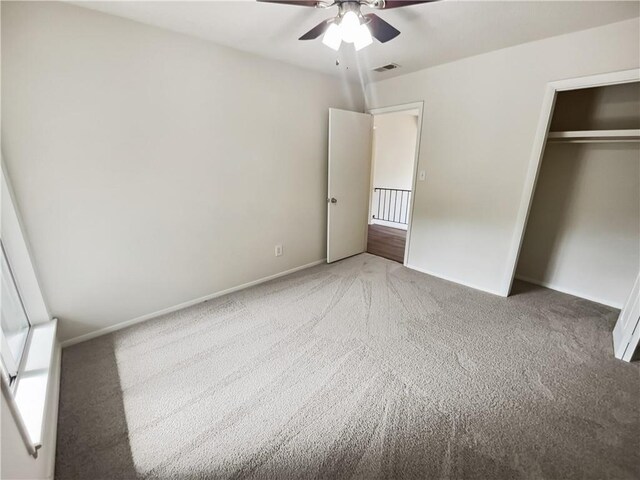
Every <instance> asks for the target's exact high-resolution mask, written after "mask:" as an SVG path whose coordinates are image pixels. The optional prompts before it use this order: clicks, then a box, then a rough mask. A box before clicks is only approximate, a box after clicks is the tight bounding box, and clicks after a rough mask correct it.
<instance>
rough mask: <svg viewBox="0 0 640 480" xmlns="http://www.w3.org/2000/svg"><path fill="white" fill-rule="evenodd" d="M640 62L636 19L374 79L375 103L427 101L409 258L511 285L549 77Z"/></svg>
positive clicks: (478, 280) (500, 287) (466, 279)
mask: <svg viewBox="0 0 640 480" xmlns="http://www.w3.org/2000/svg"><path fill="white" fill-rule="evenodd" d="M639 64H640V28H639V23H638V19H633V20H628V21H624V22H619V23H615V24H611V25H607V26H603V27H599V28H595V29H590V30H585V31H582V32H577V33H573V34H568V35H563V36H559V37H554V38H549V39H545V40H541V41H536V42H531V43H528V44H524V45H519V46H516V47H511V48H507V49H504V50H498V51H495V52H491V53H487V54H484V55H479V56H476V57H472V58H467V59H464V60H460V61H456V62H453V63H449V64H445V65H441V66H437V67H433V68H428V69H426V70H422V71H419V72H416V73H412V74H408V75H404V76H400V77H397V78H393V79H389V80H385V81H381V82H377V83H374V84H371V85H369V86H368V88H367V107H368V108H376V107H384V106H389V105H396V104H403V103H409V102H416V101H421V100H424V102H425V104H424V105H425V106H424V118H423V126H422V137H421V147H420V163H419V169H420V170H423V169H424V170H425V171H426V177H427V178H426V181H424V182H417V187H416V190H417V191H416V192H415V195H416V199H415V205H414V214H413V224H412V233H411V235H412V236H411V244H410V249H409V262H408V263H409V265H411V266H413V267H414V268H418V269H421V270H423V271H427V272H431V273H433V274H435V275H437V276H440V277H443V278H447V279H450V280H453V281H457V282H460V283H464V284H467V285H470V286H473V287H476V288H480V289H483V290H486V291H490V292H494V293H504V291H505V285H508V278H509V277H510V274H511V267H512V266H511V265H508V259H509V252H510V250H511V247H512V245H513V243H514V237H516V236H517V234H518V232H516V231H515V229H516V218H517V214H518V209H519V207H520V204H521V200H522V195H523V188H524V183H525V177H526V173H527V168H528V165H529V161H530V156H531V151H532V147H533V141H534V136H535V133H536V127H537V123H538V119H539V116H540V112H541V107H542V99H543V96H544V93H545V87H546V84H547V83H548V82H550V81H554V80H560V79H563V78H572V77H579V76H585V75H591V74H597V73H604V72H611V71H617V70H626V69H630V68H637V67H638V66H639Z"/></svg>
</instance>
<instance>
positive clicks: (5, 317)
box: [0, 240, 31, 379]
mask: <svg viewBox="0 0 640 480" xmlns="http://www.w3.org/2000/svg"><path fill="white" fill-rule="evenodd" d="M0 247H1V248H0V249H1V250H2V287H1V290H2V291H1V295H2V296H1V297H0V306H1V318H0V323H1V324H2V330H1V335H2V338H1V341H2V345H1V347H2V350H1V352H2V363H3V366H4V369H5V371H6V372H7V373H8V374H9V377H10V378H11V379H13V378H15V376H16V375H17V374H18V367H19V366H20V361H21V359H22V354H23V353H24V349H25V345H26V343H27V336H28V334H29V328H30V326H31V325H30V324H29V319H28V318H27V313H26V311H25V308H24V305H23V303H22V299H21V298H20V293H19V292H18V287H17V285H16V282H15V278H14V276H13V273H12V271H11V266H10V265H9V261H8V260H7V255H6V253H5V250H4V246H3V245H2V241H1V240H0Z"/></svg>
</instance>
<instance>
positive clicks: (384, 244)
mask: <svg viewBox="0 0 640 480" xmlns="http://www.w3.org/2000/svg"><path fill="white" fill-rule="evenodd" d="M406 241H407V231H406V230H402V229H400V228H392V227H385V226H383V225H369V236H368V239H367V252H369V253H371V254H373V255H378V256H379V257H384V258H388V259H389V260H393V261H394V262H399V263H404V246H405V243H406Z"/></svg>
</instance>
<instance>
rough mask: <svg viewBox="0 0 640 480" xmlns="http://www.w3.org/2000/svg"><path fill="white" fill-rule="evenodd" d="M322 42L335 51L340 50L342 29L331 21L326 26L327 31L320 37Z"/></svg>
mask: <svg viewBox="0 0 640 480" xmlns="http://www.w3.org/2000/svg"><path fill="white" fill-rule="evenodd" d="M322 43H324V44H325V45H326V46H327V47H329V48H331V49H333V50H335V51H336V52H337V51H338V50H340V44H341V43H342V30H341V28H340V27H339V26H338V25H336V24H335V23H332V24H331V25H329V28H327V31H326V32H325V34H324V37H322Z"/></svg>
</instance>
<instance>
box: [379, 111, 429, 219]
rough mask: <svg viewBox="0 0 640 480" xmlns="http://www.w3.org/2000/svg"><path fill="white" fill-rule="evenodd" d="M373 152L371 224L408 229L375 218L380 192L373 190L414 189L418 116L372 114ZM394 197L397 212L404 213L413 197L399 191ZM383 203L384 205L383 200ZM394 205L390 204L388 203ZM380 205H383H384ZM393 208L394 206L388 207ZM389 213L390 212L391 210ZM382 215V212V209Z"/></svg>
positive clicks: (395, 211)
mask: <svg viewBox="0 0 640 480" xmlns="http://www.w3.org/2000/svg"><path fill="white" fill-rule="evenodd" d="M373 126H374V127H373V128H374V130H373V155H372V157H373V158H372V165H371V167H372V181H373V185H372V190H371V202H370V205H371V207H370V212H369V223H379V224H381V225H387V226H390V227H395V228H402V229H406V228H407V227H406V225H403V224H399V223H394V222H387V221H384V220H376V219H373V215H376V214H377V213H378V196H379V195H378V192H376V191H374V190H373V189H374V188H376V187H382V188H397V189H401V190H411V188H412V182H413V164H414V161H415V155H416V142H417V140H418V138H417V133H418V117H417V116H416V115H415V114H408V113H386V114H380V115H375V116H374V117H373ZM394 198H395V201H394V203H395V207H396V208H395V209H393V212H394V214H395V213H397V215H398V216H397V218H398V219H401V215H402V214H403V212H404V211H405V209H407V208H408V205H409V200H410V197H408V196H406V195H404V194H400V195H397V194H396V197H394ZM381 204H382V205H384V204H383V203H382V202H381ZM389 205H391V203H389ZM380 208H383V206H381V207H380ZM389 208H391V207H389ZM388 213H391V211H390V212H388ZM380 216H381V217H382V216H383V212H382V210H381V215H380Z"/></svg>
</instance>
